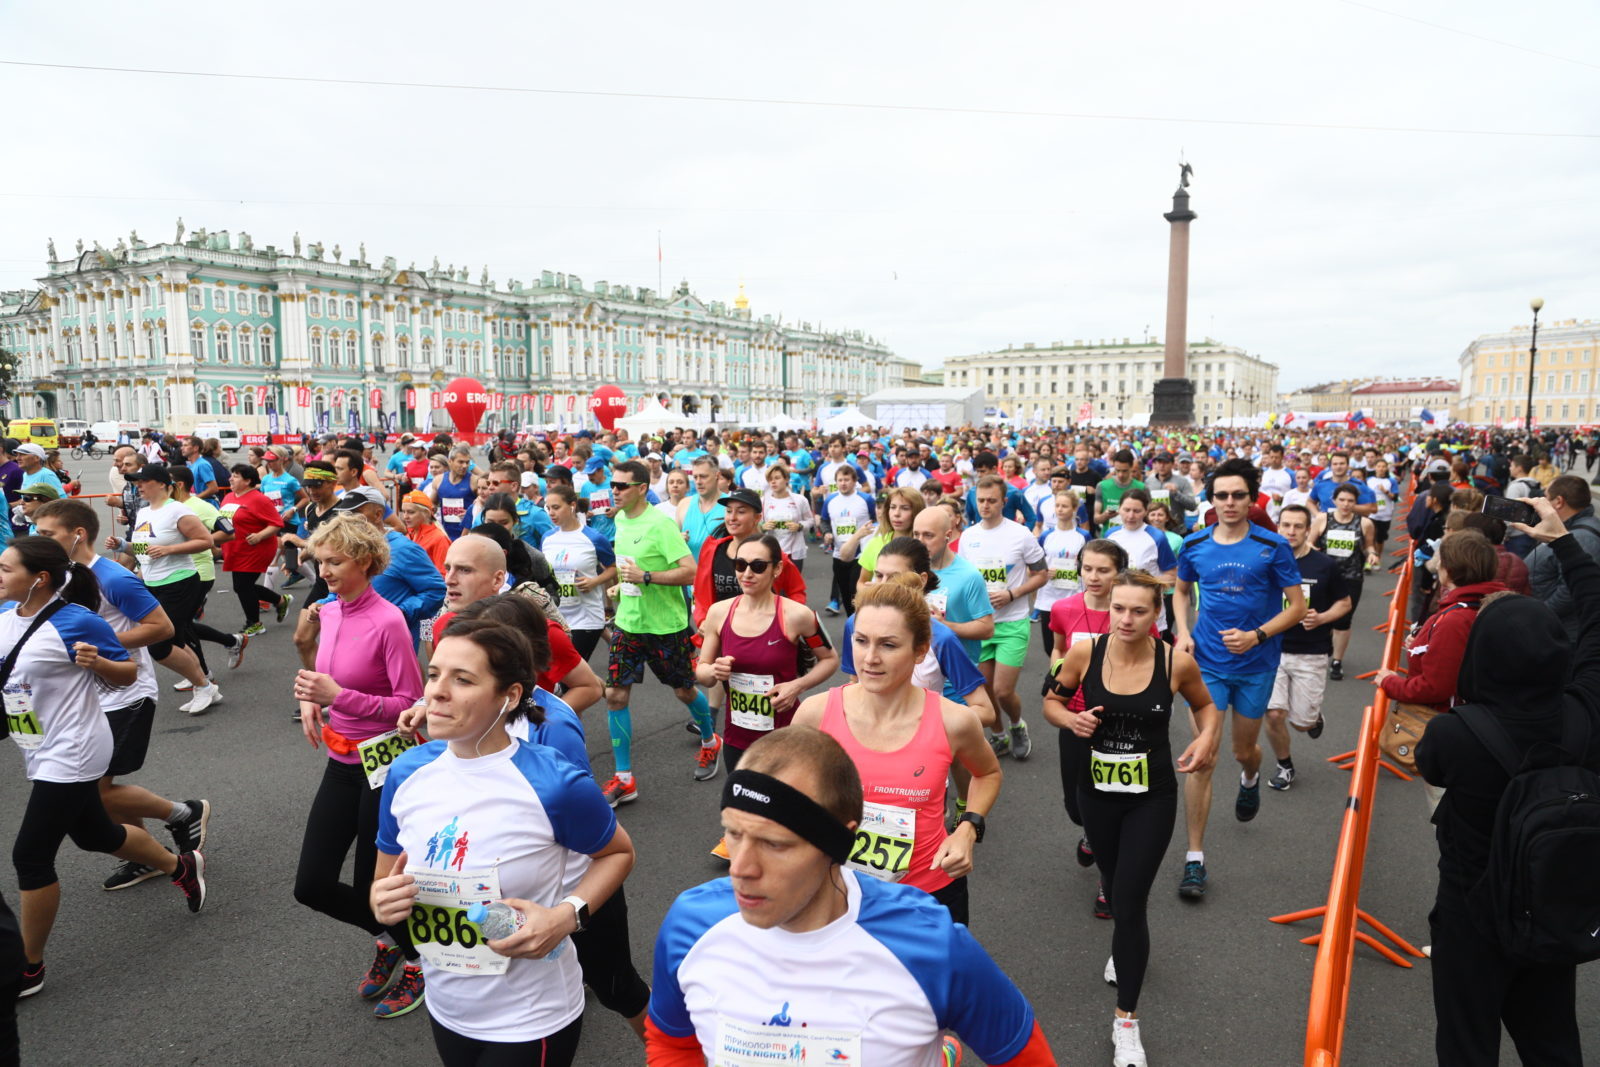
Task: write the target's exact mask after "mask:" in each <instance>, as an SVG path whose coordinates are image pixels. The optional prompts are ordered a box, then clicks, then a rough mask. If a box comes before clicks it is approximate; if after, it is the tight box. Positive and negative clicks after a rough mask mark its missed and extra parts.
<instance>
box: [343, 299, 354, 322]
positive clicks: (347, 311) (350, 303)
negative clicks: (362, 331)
mask: <svg viewBox="0 0 1600 1067" xmlns="http://www.w3.org/2000/svg"><path fill="white" fill-rule="evenodd" d="M344 317H345V318H347V319H351V320H353V319H355V317H356V302H355V301H354V300H346V301H345V302H344Z"/></svg>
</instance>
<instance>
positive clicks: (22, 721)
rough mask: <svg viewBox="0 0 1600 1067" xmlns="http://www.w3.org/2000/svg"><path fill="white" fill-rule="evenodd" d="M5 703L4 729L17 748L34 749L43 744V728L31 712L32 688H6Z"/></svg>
mask: <svg viewBox="0 0 1600 1067" xmlns="http://www.w3.org/2000/svg"><path fill="white" fill-rule="evenodd" d="M5 702H6V727H7V729H9V730H10V731H11V740H13V741H15V742H16V743H17V747H18V748H24V749H35V748H38V747H39V746H40V745H42V744H44V727H43V726H42V725H40V723H39V716H38V713H36V712H35V711H34V710H33V686H31V685H8V686H6V691H5Z"/></svg>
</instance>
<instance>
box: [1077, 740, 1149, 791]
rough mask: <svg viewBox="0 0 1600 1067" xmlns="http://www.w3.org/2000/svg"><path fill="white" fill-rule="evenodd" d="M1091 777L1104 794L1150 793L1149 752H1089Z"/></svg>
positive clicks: (1092, 750)
mask: <svg viewBox="0 0 1600 1067" xmlns="http://www.w3.org/2000/svg"><path fill="white" fill-rule="evenodd" d="M1089 777H1090V780H1091V781H1093V782H1094V787H1095V788H1096V789H1098V790H1099V791H1100V792H1102V793H1148V792H1149V791H1150V754H1149V753H1148V752H1122V753H1107V752H1097V751H1095V750H1094V749H1090V750H1089Z"/></svg>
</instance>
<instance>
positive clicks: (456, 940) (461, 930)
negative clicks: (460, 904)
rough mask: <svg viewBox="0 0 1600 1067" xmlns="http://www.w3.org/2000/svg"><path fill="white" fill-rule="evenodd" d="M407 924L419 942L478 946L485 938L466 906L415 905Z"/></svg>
mask: <svg viewBox="0 0 1600 1067" xmlns="http://www.w3.org/2000/svg"><path fill="white" fill-rule="evenodd" d="M408 925H409V926H410V927H411V940H412V941H413V942H415V943H416V944H419V945H421V944H434V945H440V946H444V947H448V946H451V945H459V946H460V947H461V948H476V947H477V946H478V942H479V941H482V940H483V935H482V933H480V932H479V930H478V928H477V926H475V925H474V924H473V923H471V922H469V921H468V919H467V911H466V909H465V908H447V907H444V906H443V905H439V904H434V905H425V904H413V905H412V906H411V918H410V919H409V920H408Z"/></svg>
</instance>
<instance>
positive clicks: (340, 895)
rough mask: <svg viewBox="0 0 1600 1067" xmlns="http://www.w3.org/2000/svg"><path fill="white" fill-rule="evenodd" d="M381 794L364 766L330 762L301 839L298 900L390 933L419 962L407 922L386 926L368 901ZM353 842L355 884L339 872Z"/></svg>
mask: <svg viewBox="0 0 1600 1067" xmlns="http://www.w3.org/2000/svg"><path fill="white" fill-rule="evenodd" d="M382 794H383V791H382V790H380V789H372V788H369V787H368V785H367V776H366V774H365V773H363V772H362V770H361V764H359V763H340V762H339V761H338V760H336V759H331V758H330V759H329V760H328V764H327V766H326V767H325V768H323V771H322V784H321V785H319V786H317V795H316V798H315V799H314V800H312V801H311V814H310V815H309V816H308V817H307V818H306V833H305V837H303V838H301V840H300V866H299V867H297V868H296V869H295V872H294V899H295V900H297V901H299V902H300V903H302V904H304V905H305V906H306V907H308V908H310V909H312V910H313V911H320V912H322V914H324V915H326V916H328V917H329V918H332V919H338V920H339V921H340V922H342V923H349V924H350V925H351V926H359V927H360V928H361V929H363V930H365V931H366V932H367V933H369V934H371V935H372V936H373V937H377V936H378V935H379V934H382V933H385V932H387V933H388V934H389V936H390V937H392V938H394V943H395V944H397V945H399V946H400V948H401V950H402V951H403V952H404V953H405V956H406V959H408V960H415V959H416V958H417V950H416V949H415V948H413V947H412V946H411V934H410V931H408V930H407V929H406V924H405V923H403V922H402V923H399V924H398V925H395V926H384V925H383V924H382V923H380V922H379V921H378V920H377V918H375V917H374V916H373V914H372V905H371V903H370V902H369V901H368V899H367V896H368V893H367V891H368V890H369V889H370V888H371V887H372V871H373V867H374V865H375V864H376V863H377V861H378V842H377V837H378V800H379V799H380V797H381V796H382ZM352 843H353V844H354V845H355V846H356V860H355V868H354V870H353V874H354V880H355V885H345V884H344V883H343V882H341V881H339V876H340V875H341V874H342V873H343V871H344V860H345V857H346V856H347V855H349V854H350V846H351V844H352Z"/></svg>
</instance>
